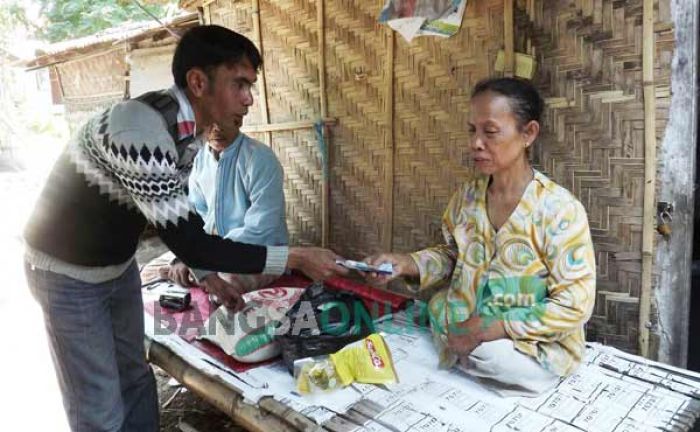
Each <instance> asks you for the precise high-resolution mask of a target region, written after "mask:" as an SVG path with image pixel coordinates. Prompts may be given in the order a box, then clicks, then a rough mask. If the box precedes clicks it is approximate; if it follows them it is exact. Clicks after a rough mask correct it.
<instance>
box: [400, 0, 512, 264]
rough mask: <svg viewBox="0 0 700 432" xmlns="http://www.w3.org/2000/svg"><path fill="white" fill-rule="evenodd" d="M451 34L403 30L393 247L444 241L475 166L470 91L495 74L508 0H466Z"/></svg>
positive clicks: (407, 248)
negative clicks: (455, 200)
mask: <svg viewBox="0 0 700 432" xmlns="http://www.w3.org/2000/svg"><path fill="white" fill-rule="evenodd" d="M467 5H468V6H467V9H466V11H465V17H464V20H463V23H462V28H461V30H460V32H459V33H458V34H457V35H455V36H454V37H452V38H449V39H440V38H433V37H430V38H425V37H424V38H418V39H414V40H413V42H412V43H411V44H408V43H406V41H405V40H404V39H403V38H401V37H397V50H396V57H395V78H394V88H395V118H396V120H395V127H394V131H395V134H396V167H395V181H394V184H395V200H394V202H395V204H394V235H393V239H394V241H393V246H394V249H395V250H397V251H401V252H408V251H413V250H416V249H419V248H424V247H426V246H428V245H431V244H434V243H436V242H441V241H443V239H442V234H441V218H442V213H443V211H444V209H445V207H446V206H447V202H448V200H449V198H450V197H451V196H452V194H453V193H454V192H455V191H456V190H457V188H458V187H459V186H460V185H461V184H462V183H463V182H464V181H465V180H466V179H467V177H468V176H469V175H470V173H471V169H470V168H469V166H468V163H467V161H468V159H469V158H468V150H469V149H468V147H469V145H468V143H469V137H468V127H467V121H468V114H469V94H470V91H471V88H472V87H473V86H474V84H476V83H477V82H478V81H479V80H481V79H484V78H486V77H488V76H490V75H491V74H492V70H491V65H493V63H494V61H495V58H496V54H497V52H498V50H499V49H501V48H502V46H503V1H502V0H482V1H470V2H468V3H467Z"/></svg>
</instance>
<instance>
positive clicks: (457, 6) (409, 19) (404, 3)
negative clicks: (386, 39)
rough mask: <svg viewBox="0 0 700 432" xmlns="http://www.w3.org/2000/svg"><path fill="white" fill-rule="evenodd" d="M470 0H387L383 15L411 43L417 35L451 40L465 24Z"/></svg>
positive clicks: (381, 16)
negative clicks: (466, 9)
mask: <svg viewBox="0 0 700 432" xmlns="http://www.w3.org/2000/svg"><path fill="white" fill-rule="evenodd" d="M466 7H467V0H387V2H386V4H384V8H383V9H382V11H381V13H380V14H379V22H381V23H386V24H388V25H389V27H391V28H392V29H394V30H396V31H397V32H399V33H400V34H401V36H403V37H404V38H405V39H406V40H407V41H408V42H410V41H411V40H412V39H413V38H414V37H416V36H440V37H450V36H452V35H454V34H455V33H457V32H458V31H459V28H460V27H461V25H462V17H463V16H464V9H465V8H466Z"/></svg>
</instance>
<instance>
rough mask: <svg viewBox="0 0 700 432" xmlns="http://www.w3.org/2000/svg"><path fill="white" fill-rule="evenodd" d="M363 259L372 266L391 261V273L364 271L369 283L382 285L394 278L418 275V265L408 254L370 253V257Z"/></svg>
mask: <svg viewBox="0 0 700 432" xmlns="http://www.w3.org/2000/svg"><path fill="white" fill-rule="evenodd" d="M363 261H364V262H366V263H367V264H369V265H372V266H379V265H381V264H384V263H391V265H392V266H393V269H394V271H393V273H392V274H384V273H375V272H369V273H365V279H366V280H367V282H369V283H370V285H375V286H384V285H386V284H387V283H389V282H391V281H393V280H394V279H396V278H400V277H419V276H420V272H419V270H418V265H417V264H416V262H415V261H414V260H413V258H411V256H410V255H408V254H379V255H372V256H370V257H367V258H365V259H364V260H363Z"/></svg>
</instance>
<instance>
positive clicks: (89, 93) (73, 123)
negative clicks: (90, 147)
mask: <svg viewBox="0 0 700 432" xmlns="http://www.w3.org/2000/svg"><path fill="white" fill-rule="evenodd" d="M56 69H57V71H58V76H59V79H60V84H61V88H62V89H63V103H64V105H65V108H66V119H67V121H68V124H69V126H70V128H71V130H75V129H77V128H78V127H80V126H82V124H83V123H84V122H85V120H87V119H88V118H89V117H90V116H91V115H92V114H94V113H96V112H97V111H99V110H101V109H103V108H105V107H107V106H109V105H111V104H113V103H114V102H116V101H119V100H121V99H122V98H123V97H124V96H125V92H126V87H125V79H126V75H127V70H128V65H127V64H126V60H125V52H124V50H121V49H115V50H111V51H108V52H105V53H101V54H97V55H93V56H88V57H85V58H82V59H77V60H73V61H68V62H65V63H60V64H58V65H57V67H56Z"/></svg>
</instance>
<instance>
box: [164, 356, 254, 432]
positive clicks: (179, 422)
mask: <svg viewBox="0 0 700 432" xmlns="http://www.w3.org/2000/svg"><path fill="white" fill-rule="evenodd" d="M154 371H155V374H156V382H157V383H158V402H159V403H160V407H161V408H160V430H161V431H162V432H195V431H199V432H207V431H222V432H240V431H244V430H245V429H243V428H242V427H240V426H238V425H236V423H235V422H234V421H233V420H231V419H230V418H229V417H228V416H227V415H225V414H223V413H222V412H221V411H218V410H217V409H216V408H214V407H213V406H211V405H209V403H207V402H206V401H205V400H203V399H202V398H200V397H198V396H197V395H195V394H194V393H192V392H190V391H188V390H187V389H186V388H185V387H182V386H180V385H175V386H173V385H172V384H173V382H174V380H172V379H171V378H170V375H168V374H167V373H166V372H165V371H164V370H163V369H161V368H159V367H158V366H154Z"/></svg>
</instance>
